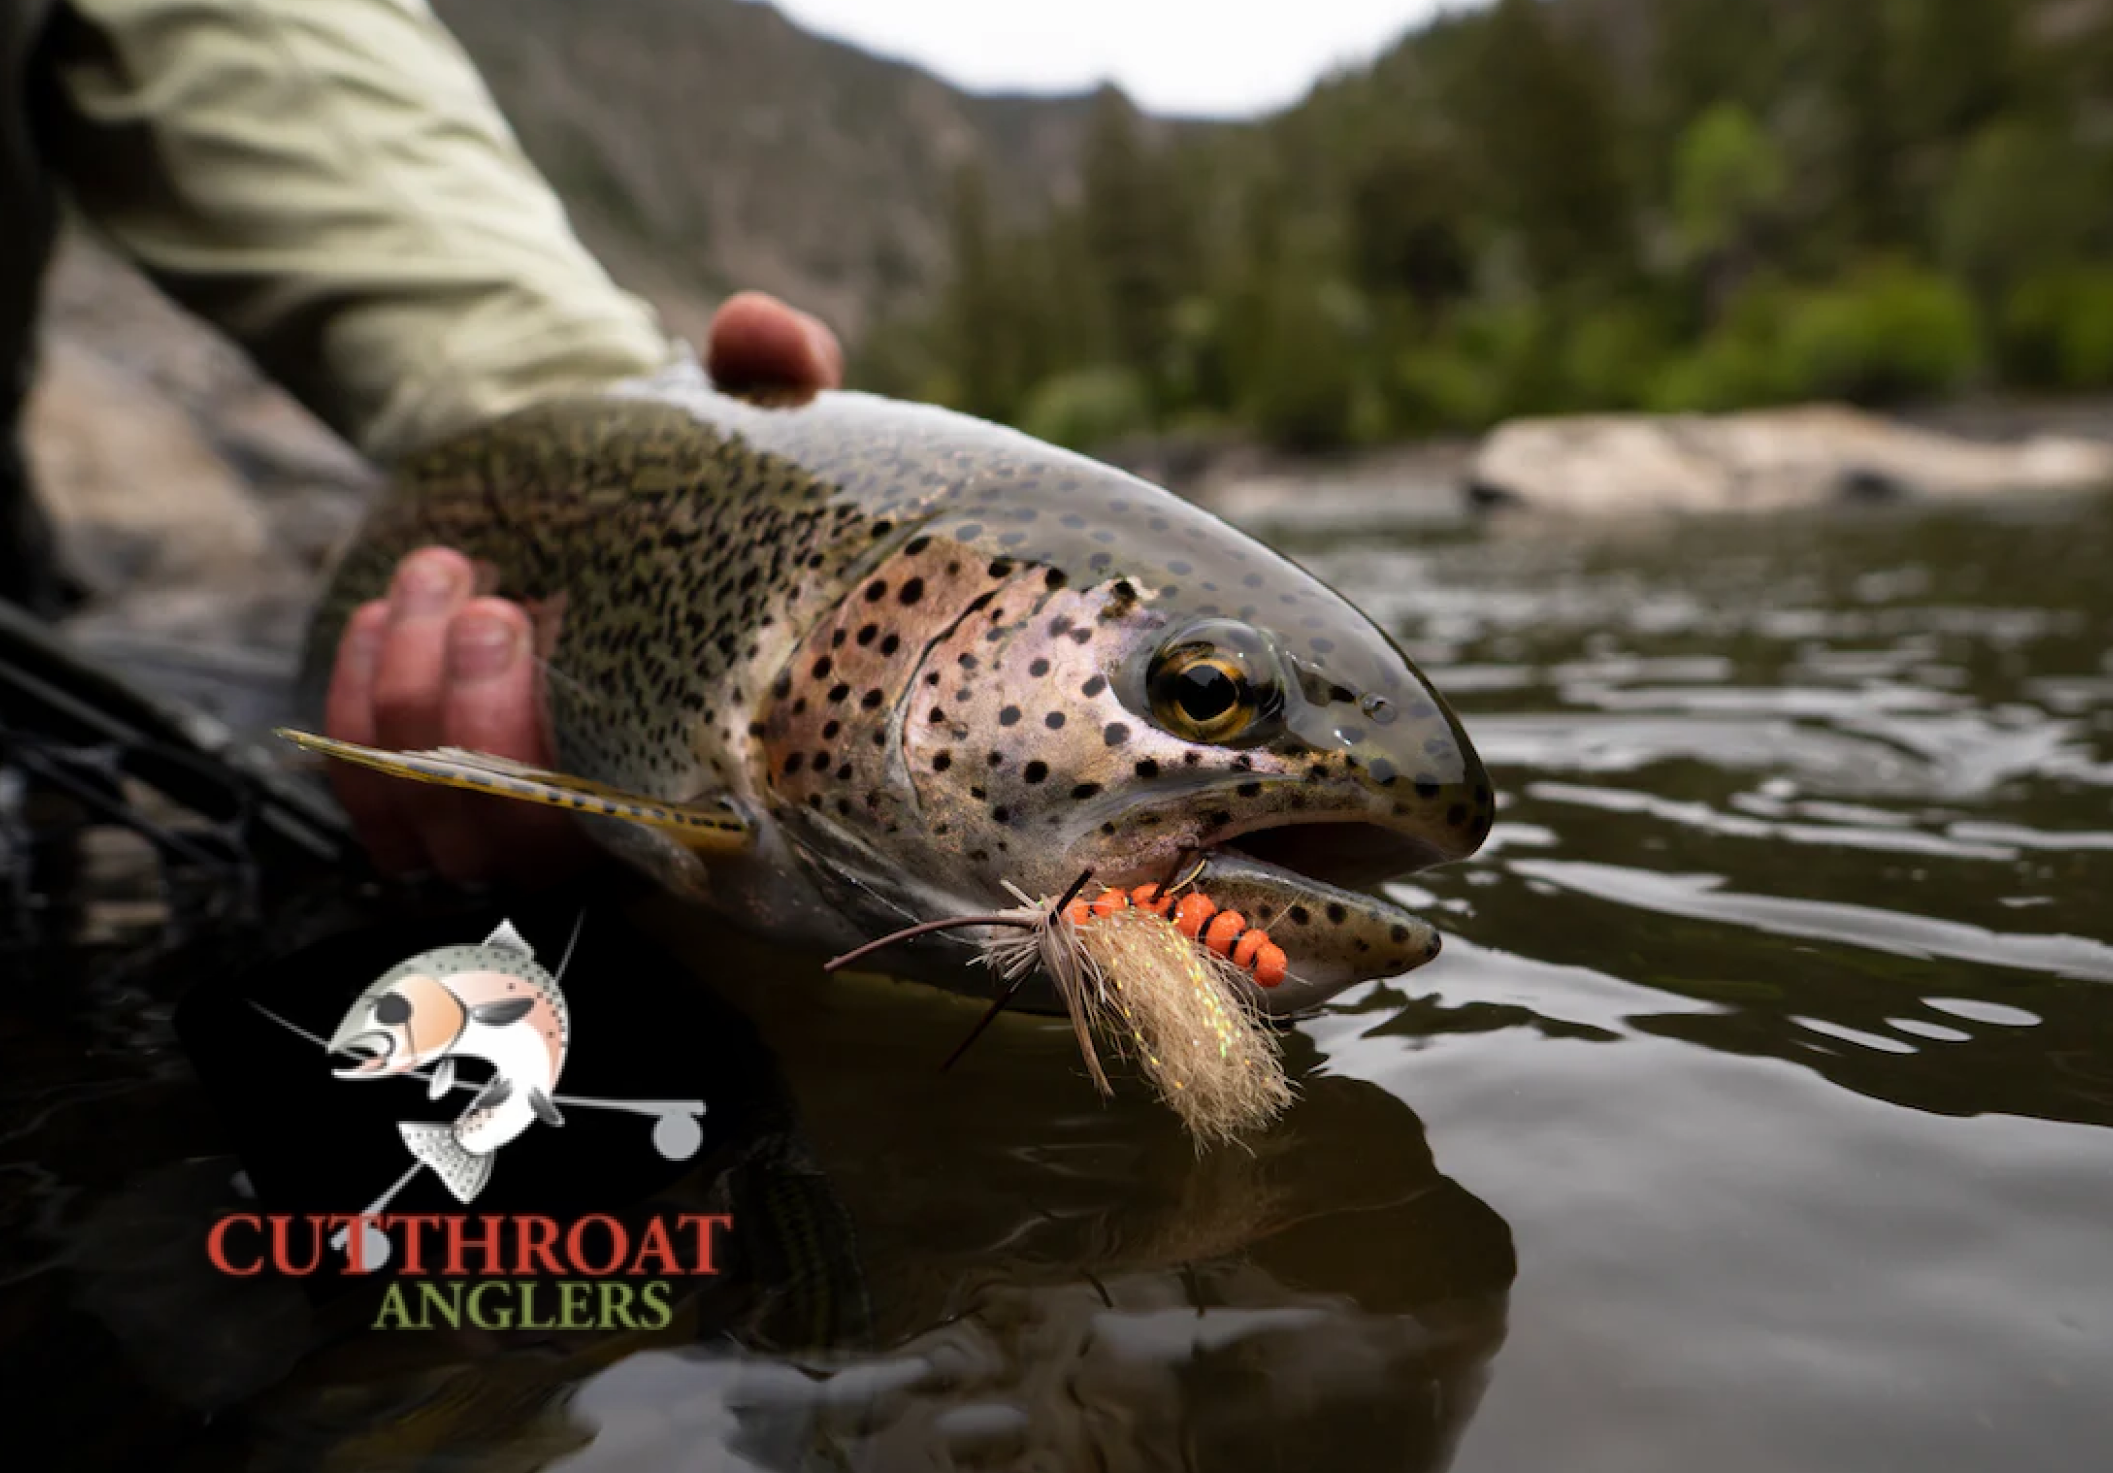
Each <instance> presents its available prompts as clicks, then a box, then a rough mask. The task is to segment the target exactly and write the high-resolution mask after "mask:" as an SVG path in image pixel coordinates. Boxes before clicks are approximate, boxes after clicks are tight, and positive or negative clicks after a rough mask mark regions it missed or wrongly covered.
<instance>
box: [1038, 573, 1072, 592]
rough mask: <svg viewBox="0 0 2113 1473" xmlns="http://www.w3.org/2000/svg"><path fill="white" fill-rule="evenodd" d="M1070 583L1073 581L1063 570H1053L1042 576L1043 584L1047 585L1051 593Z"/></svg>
mask: <svg viewBox="0 0 2113 1473" xmlns="http://www.w3.org/2000/svg"><path fill="white" fill-rule="evenodd" d="M1070 581H1071V580H1070V579H1069V578H1067V577H1065V576H1064V570H1063V569H1062V568H1051V569H1050V570H1049V571H1048V572H1046V573H1044V574H1043V575H1042V582H1043V583H1044V584H1046V585H1047V586H1048V587H1049V588H1050V590H1051V591H1054V590H1056V589H1059V588H1062V587H1063V586H1064V585H1065V584H1066V583H1069V582H1070Z"/></svg>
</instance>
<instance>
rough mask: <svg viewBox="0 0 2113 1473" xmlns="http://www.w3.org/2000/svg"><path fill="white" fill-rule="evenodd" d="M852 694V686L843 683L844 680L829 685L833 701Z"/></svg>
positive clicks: (830, 696) (830, 697)
mask: <svg viewBox="0 0 2113 1473" xmlns="http://www.w3.org/2000/svg"><path fill="white" fill-rule="evenodd" d="M850 694H851V687H850V686H848V685H845V684H843V683H842V682H838V683H837V684H835V685H832V686H830V687H829V699H830V700H832V701H841V700H842V699H843V698H844V697H845V696H848V695H850Z"/></svg>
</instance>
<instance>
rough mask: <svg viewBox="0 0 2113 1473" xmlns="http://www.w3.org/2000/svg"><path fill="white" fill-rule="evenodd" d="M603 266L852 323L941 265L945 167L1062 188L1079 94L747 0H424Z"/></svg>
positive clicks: (659, 292)
mask: <svg viewBox="0 0 2113 1473" xmlns="http://www.w3.org/2000/svg"><path fill="white" fill-rule="evenodd" d="M434 8H435V10H436V11H437V12H438V13H439V15H440V17H441V19H442V20H443V21H445V22H446V23H447V24H448V26H449V27H450V28H451V29H452V30H453V31H454V32H455V34H456V35H457V36H458V37H459V38H460V39H461V41H462V43H463V45H464V47H465V48H466V49H467V50H468V51H469V52H470V54H471V55H472V56H473V57H474V58H475V59H476V61H477V63H478V65H479V67H480V68H481V69H482V70H483V72H484V74H485V77H486V80H487V81H488V82H489V83H490V85H491V88H492V91H493V93H494V95H495V96H496V97H497V98H498V99H499V103H500V106H501V107H502V108H504V109H505V111H506V114H507V116H508V118H509V119H510V120H511V121H512V122H513V124H514V127H515V130H516V132H517V133H518V134H519V136H520V138H521V142H522V145H523V147H525V148H526V149H527V151H528V153H529V155H530V156H531V157H532V158H533V159H535V161H536V163H537V164H538V165H539V166H540V167H541V168H542V169H543V170H544V171H545V172H546V173H547V174H549V176H550V177H551V180H552V182H553V183H554V184H555V185H556V186H557V188H558V190H559V192H560V193H561V194H562V195H563V196H564V197H565V200H566V202H567V205H568V206H569V207H570V208H571V210H572V212H573V217H574V221H575V224H576V225H577V227H578V228H579V230H580V231H581V233H582V235H584V236H585V237H586V238H587V240H588V243H589V244H590V245H591V246H593V247H594V248H595V249H596V250H597V251H598V252H599V253H600V254H602V255H603V256H604V258H605V259H607V260H608V261H609V263H610V265H611V268H612V269H613V270H615V271H616V272H617V274H618V275H619V276H621V277H623V278H624V279H625V280H626V281H627V283H629V284H631V285H634V286H636V287H638V288H640V289H641V290H644V291H646V292H647V293H648V294H649V295H652V296H654V297H655V298H656V299H658V300H660V301H661V302H662V303H663V305H664V306H666V307H668V308H669V310H670V312H671V315H673V316H674V317H676V318H677V321H676V324H675V325H676V326H677V327H678V328H690V329H694V328H695V327H697V326H699V325H701V324H698V323H696V322H694V321H687V322H686V321H683V320H681V319H682V318H683V317H685V316H686V315H687V314H686V312H685V311H684V308H685V306H697V305H704V304H705V303H707V302H708V301H709V300H710V299H713V298H716V297H717V296H719V295H721V294H723V293H724V292H725V291H727V290H730V289H733V288H735V287H760V288H762V289H764V290H768V291H773V292H777V293H778V294H780V295H782V296H784V297H786V298H788V299H790V300H793V301H796V302H798V303H799V304H800V305H801V306H803V307H807V308H809V309H811V310H814V311H816V312H818V313H820V314H821V315H822V316H823V317H825V318H826V319H827V320H828V321H829V322H830V323H831V325H832V326H834V327H835V328H836V329H837V330H838V331H839V332H840V333H842V334H844V335H845V336H846V337H847V338H856V337H857V336H858V334H859V332H860V331H861V329H862V328H863V327H864V326H865V325H866V323H867V322H869V321H870V320H871V319H872V318H873V317H874V316H875V315H876V314H877V313H880V312H884V311H886V310H888V309H890V308H892V307H895V306H898V305H900V304H902V303H903V302H905V301H906V300H910V299H914V298H916V297H919V296H922V295H923V294H925V293H926V292H927V291H928V290H929V289H930V288H931V287H932V286H933V285H934V284H935V283H936V281H937V279H938V277H939V275H940V274H941V272H942V271H943V269H944V266H945V259H944V258H945V253H946V238H945V224H946V215H947V212H946V201H947V198H948V194H949V191H950V189H951V184H952V179H953V176H954V173H955V170H956V169H957V168H958V167H959V166H960V165H961V164H962V163H964V162H966V161H969V160H972V159H979V158H980V159H981V161H982V162H983V163H984V165H985V167H986V169H987V171H988V173H989V175H990V177H991V178H992V179H993V181H994V182H995V183H996V185H997V187H998V193H999V198H998V204H999V206H1000V208H1001V209H1005V210H1008V211H1021V212H1032V211H1033V210H1035V209H1036V207H1038V206H1039V205H1041V204H1042V203H1044V202H1045V201H1047V200H1048V199H1049V198H1051V197H1060V196H1062V195H1063V194H1065V193H1067V192H1068V191H1069V190H1071V189H1072V188H1073V187H1075V182H1076V176H1077V164H1078V153H1079V145H1080V142H1081V139H1082V137H1083V132H1084V124H1085V119H1086V114H1087V109H1088V106H1089V104H1090V99H1089V98H1087V97H1083V96H1081V97H1059V98H1029V97H978V96H970V95H968V94H966V93H963V92H961V91H959V90H957V89H955V88H953V87H952V86H950V85H948V84H947V83H945V82H942V81H940V80H938V79H937V78H935V77H933V76H931V75H929V74H928V73H925V72H923V71H920V70H919V69H917V68H916V67H913V66H910V65H907V64H905V63H902V62H897V61H890V60H885V59H883V58H880V57H876V56H871V55H869V54H867V53H865V52H862V51H859V50H857V49H856V48H854V47H851V46H846V45H842V44H840V43H838V42H835V41H830V40H826V39H824V38H821V37H818V36H814V35H812V34H810V33H808V32H806V31H803V30H801V29H799V28H798V27H797V26H795V25H794V24H792V23H791V22H790V21H788V20H787V19H786V18H785V17H784V16H782V15H781V14H779V13H778V12H777V11H776V10H775V9H773V8H771V7H770V6H769V5H767V4H761V3H754V0H598V3H595V4H592V5H589V4H583V3H581V0H435V5H434Z"/></svg>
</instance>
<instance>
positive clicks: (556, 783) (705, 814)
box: [277, 726, 754, 854]
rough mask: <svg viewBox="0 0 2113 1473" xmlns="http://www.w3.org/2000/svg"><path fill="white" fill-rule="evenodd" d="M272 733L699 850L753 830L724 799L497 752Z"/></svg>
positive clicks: (735, 843)
mask: <svg viewBox="0 0 2113 1473" xmlns="http://www.w3.org/2000/svg"><path fill="white" fill-rule="evenodd" d="M277 734H278V735H279V736H282V737H284V738H285V739H286V740H287V741H290V742H292V743H293V744H294V745H295V746H297V747H299V748H301V749H302V750H303V751H306V752H318V753H321V754H322V755H323V756H325V757H335V758H336V759H337V760H338V761H340V762H350V763H353V764H354V765H356V766H359V767H371V768H373V769H374V770H375V771H376V772H385V773H387V774H388V775H389V776H391V777H401V778H407V779H409V780H410V781H412V782H419V783H436V784H438V785H439V786H441V787H445V788H462V789H465V790H467V791H469V792H473V793H491V794H494V795H495V796H497V797H501V798H515V799H518V800H520V801H521V802H523V803H542V804H546V805H548V806H549V807H552V808H569V809H571V810H572V811H574V812H575V813H586V814H594V815H598V816H600V817H603V818H615V819H621V820H623V821H624V822H626V823H635V824H642V825H644V826H646V827H648V828H656V829H664V830H667V831H668V833H669V834H670V836H671V837H673V838H675V839H676V840H678V841H679V842H680V843H681V844H682V845H683V846H684V847H685V848H688V849H691V850H694V851H696V852H697V853H699V854H732V853H736V852H738V851H740V850H742V849H745V848H747V847H748V845H749V843H750V841H751V840H752V839H753V838H754V830H753V829H752V828H751V827H750V825H749V823H748V820H746V819H744V818H743V817H742V816H741V815H740V814H739V813H737V812H735V811H734V809H733V807H732V806H731V805H730V804H728V803H727V802H726V801H725V800H724V799H721V798H711V797H703V798H696V799H691V800H688V801H677V800H671V799H666V798H653V797H648V796H646V795H644V794H641V793H629V792H625V791H624V790H623V789H622V788H613V787H611V786H609V785H608V784H607V783H598V782H596V781H594V780H593V779H592V778H585V777H572V776H570V775H568V774H566V773H562V772H551V771H549V770H547V769H545V768H541V767H531V766H529V765H528V764H527V763H525V762H515V761H514V760H512V759H511V758H508V757H494V756H492V755H491V754H490V753H487V752H470V751H465V750H464V749H463V748H461V747H434V748H431V749H429V750H426V751H423V752H385V751H383V750H382V749H381V748H379V747H366V746H361V745H360V744H359V743H358V742H341V741H339V740H337V739H336V738H335V737H326V736H317V735H315V734H314V733H313V732H306V731H295V730H294V729H293V728H291V727H285V726H282V727H279V728H277Z"/></svg>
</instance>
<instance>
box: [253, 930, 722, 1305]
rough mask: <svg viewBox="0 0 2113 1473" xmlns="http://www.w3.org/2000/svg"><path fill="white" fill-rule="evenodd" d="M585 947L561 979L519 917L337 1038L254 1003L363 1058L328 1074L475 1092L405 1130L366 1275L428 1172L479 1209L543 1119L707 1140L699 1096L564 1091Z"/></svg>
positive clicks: (425, 957)
mask: <svg viewBox="0 0 2113 1473" xmlns="http://www.w3.org/2000/svg"><path fill="white" fill-rule="evenodd" d="M582 919H584V917H582ZM579 939H580V932H579V926H578V925H577V924H575V925H574V927H573V930H572V939H571V940H570V941H568V942H567V943H566V946H565V955H564V956H563V957H562V958H561V959H560V960H559V962H558V969H557V971H556V972H555V973H552V972H550V971H547V970H545V969H544V967H543V966H542V965H541V964H540V963H538V962H537V961H536V957H535V951H534V949H533V948H531V947H530V946H529V944H528V943H527V942H526V941H525V940H523V939H522V937H521V933H520V932H518V931H516V930H515V929H514V927H513V923H512V922H510V921H501V922H500V923H499V927H498V929H497V930H495V931H493V932H492V933H491V935H489V936H487V937H485V938H484V940H482V941H480V942H477V943H475V944H472V945H462V946H439V947H435V948H434V949H433V950H431V951H424V952H420V953H419V954H418V955H417V956H414V957H411V958H409V959H408V960H406V961H401V962H398V963H397V964H396V965H395V966H393V967H391V968H390V969H389V970H388V971H386V972H384V973H382V975H381V976H380V977H378V978H376V979H375V981H374V983H373V985H372V986H370V987H368V988H367V990H366V991H365V992H362V993H361V994H360V995H359V997H358V998H356V999H355V1000H354V1001H353V1004H352V1006H351V1007H350V1008H349V1009H347V1010H346V1013H345V1016H344V1018H343V1020H342V1021H340V1022H339V1024H338V1026H337V1031H336V1032H335V1033H334V1034H332V1035H331V1036H330V1037H329V1038H328V1039H324V1038H320V1037H318V1036H317V1035H315V1034H313V1033H310V1032H309V1031H308V1030H307V1029H305V1028H302V1027H300V1026H299V1025H297V1024H294V1023H290V1022H288V1021H287V1020H286V1019H284V1018H282V1017H280V1016H279V1015H278V1014H277V1013H274V1012H273V1011H272V1010H271V1009H269V1008H267V1007H265V1006H264V1005H263V1004H262V1003H259V1002H255V1001H254V1000H253V1001H252V1002H251V1004H250V1005H251V1006H252V1007H254V1008H256V1009H257V1011H258V1012H260V1013H263V1014H264V1015H265V1016H266V1017H268V1018H270V1019H271V1020H272V1021H273V1022H274V1023H277V1024H278V1025H279V1026H280V1027H282V1028H285V1029H288V1030H289V1031H291V1032H294V1033H297V1034H299V1035H300V1036H301V1037H303V1038H305V1039H307V1040H308V1041H309V1042H311V1043H313V1044H316V1045H318V1046H319V1047H321V1048H322V1049H323V1050H324V1051H325V1052H326V1053H329V1054H331V1055H333V1056H339V1057H349V1058H352V1059H353V1060H354V1061H355V1062H353V1063H351V1064H348V1065H346V1066H344V1067H342V1068H339V1069H334V1070H332V1071H331V1072H332V1074H333V1075H335V1076H336V1077H337V1078H339V1079H398V1078H410V1079H422V1080H424V1081H426V1097H427V1098H428V1099H434V1100H437V1099H439V1098H440V1097H441V1096H443V1095H445V1094H447V1093H448V1092H449V1091H450V1090H457V1089H470V1090H475V1091H476V1097H475V1098H474V1099H472V1100H471V1101H470V1103H469V1108H467V1109H466V1110H464V1111H463V1112H462V1114H461V1115H459V1116H457V1117H456V1119H455V1120H454V1122H453V1123H451V1124H445V1125H442V1124H429V1123H425V1122H420V1121H409V1120H407V1121H402V1122H399V1123H398V1125H397V1127H396V1128H397V1131H398V1132H399V1133H400V1134H401V1135H402V1136H403V1141H404V1145H405V1146H406V1147H408V1148H409V1150H410V1152H411V1155H412V1158H413V1159H412V1163H411V1166H410V1169H409V1170H407V1171H405V1172H404V1174H403V1175H402V1176H400V1177H398V1178H397V1179H396V1181H395V1183H394V1184H393V1185H392V1186H390V1188H389V1189H388V1190H387V1191H385V1192H383V1193H382V1194H381V1195H380V1196H379V1197H377V1198H376V1199H375V1200H374V1202H373V1203H372V1204H371V1205H370V1206H368V1207H367V1209H366V1210H365V1211H364V1212H362V1213H360V1214H359V1219H360V1221H361V1223H362V1224H364V1225H365V1228H364V1233H363V1235H362V1238H361V1245H360V1246H361V1251H360V1253H359V1254H358V1255H357V1256H356V1257H355V1258H354V1262H355V1263H356V1264H357V1265H358V1266H359V1267H361V1268H363V1269H367V1270H372V1269H375V1268H379V1267H381V1266H382V1265H384V1264H386V1263H387V1262H388V1258H389V1253H390V1247H389V1240H388V1237H387V1235H386V1234H384V1233H382V1232H381V1231H379V1230H378V1229H377V1228H376V1227H375V1226H374V1225H373V1222H372V1220H373V1219H375V1218H378V1217H379V1216H380V1215H381V1214H382V1213H383V1212H384V1211H385V1210H387V1208H388V1206H389V1204H390V1203H391V1202H392V1201H394V1200H395V1199H396V1197H397V1195H398V1194H399V1193H401V1192H402V1191H403V1190H404V1188H406V1187H408V1186H409V1185H410V1184H411V1183H412V1181H413V1180H414V1179H416V1177H417V1176H418V1174H419V1173H420V1172H421V1171H431V1172H432V1173H433V1174H434V1175H435V1176H437V1177H439V1178H440V1180H441V1183H442V1184H443V1185H444V1186H446V1187H447V1189H448V1190H449V1191H450V1192H452V1193H453V1194H454V1196H455V1200H456V1201H458V1202H463V1203H468V1202H471V1201H474V1200H475V1199H476V1197H477V1194H478V1193H479V1192H481V1191H483V1190H484V1187H485V1184H486V1183H487V1182H489V1181H490V1180H491V1176H492V1163H493V1158H494V1157H495V1156H497V1154H498V1152H499V1149H500V1147H502V1146H505V1145H507V1144H509V1143H510V1142H512V1141H515V1140H518V1139H519V1138H520V1137H521V1136H522V1134H524V1133H525V1132H526V1131H527V1130H528V1129H529V1127H531V1126H533V1125H536V1124H537V1123H541V1124H543V1125H547V1126H561V1125H563V1124H564V1123H565V1116H564V1113H563V1111H561V1110H560V1109H559V1107H560V1106H561V1105H562V1106H564V1107H566V1108H569V1109H583V1110H620V1111H625V1112H627V1113H630V1114H634V1115H649V1116H652V1117H653V1119H654V1125H653V1146H654V1149H656V1150H657V1151H659V1152H660V1154H661V1155H662V1156H663V1157H665V1158H666V1159H668V1160H670V1161H687V1160H689V1159H690V1158H691V1157H692V1156H694V1155H696V1154H697V1149H698V1147H699V1146H700V1145H702V1144H703V1142H704V1129H703V1127H702V1126H701V1125H700V1124H699V1123H698V1122H699V1119H700V1117H702V1116H703V1114H704V1102H703V1101H702V1100H607V1099H590V1098H588V1097H586V1096H584V1095H561V1094H558V1093H557V1092H556V1091H557V1083H558V1075H559V1074H560V1073H562V1072H563V1070H564V1068H565V1055H566V1052H567V1050H568V1049H569V1047H570V1045H571V1042H572V1018H571V1013H570V1010H569V1009H568V1008H567V1007H566V1006H565V995H564V993H563V992H561V991H560V990H559V988H558V979H559V978H560V977H562V976H564V974H565V967H566V964H567V963H568V962H570V961H571V960H572V950H573V947H574V946H575V945H577V944H578V942H579ZM469 1059H476V1060H481V1061H483V1062H484V1063H486V1064H488V1065H490V1066H491V1076H490V1078H489V1079H486V1080H484V1081H483V1082H481V1083H479V1082H477V1081H473V1080H471V1079H469V1078H467V1077H466V1075H465V1072H464V1071H463V1070H462V1068H461V1067H460V1066H461V1063H462V1061H464V1060H469ZM348 1240H349V1231H348V1230H347V1229H345V1228H340V1229H339V1230H338V1232H337V1234H336V1235H335V1236H334V1237H332V1238H331V1240H330V1246H331V1247H333V1248H335V1249H337V1250H338V1251H340V1252H348V1248H347V1244H348ZM348 1256H350V1255H349V1252H348Z"/></svg>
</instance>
